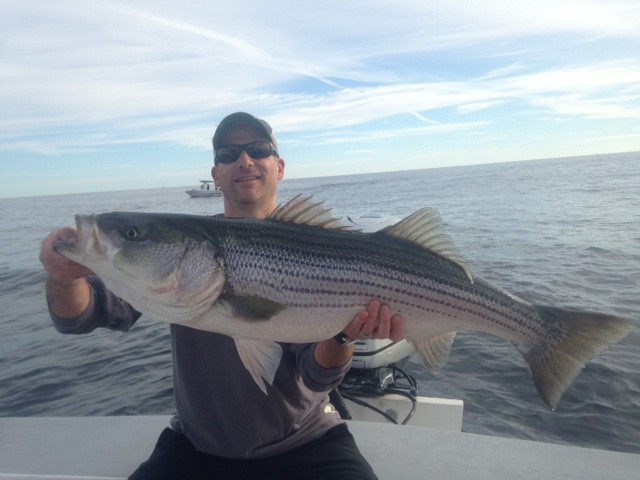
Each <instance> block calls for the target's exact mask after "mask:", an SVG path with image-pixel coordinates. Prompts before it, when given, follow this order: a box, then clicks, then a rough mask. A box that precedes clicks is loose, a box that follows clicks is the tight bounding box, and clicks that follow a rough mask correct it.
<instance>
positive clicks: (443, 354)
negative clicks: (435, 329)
mask: <svg viewBox="0 0 640 480" xmlns="http://www.w3.org/2000/svg"><path fill="white" fill-rule="evenodd" d="M455 338H456V332H447V333H443V334H442V335H438V336H435V337H426V338H420V339H416V338H408V339H407V340H409V342H411V344H412V345H413V346H414V347H415V349H416V350H417V351H418V353H419V354H420V356H421V357H422V361H423V363H424V364H425V366H426V367H427V368H428V369H429V370H431V371H432V372H434V373H435V372H437V371H438V370H440V369H441V368H442V366H443V365H444V364H445V363H447V359H448V358H449V352H450V351H451V345H452V344H453V341H454V340H455Z"/></svg>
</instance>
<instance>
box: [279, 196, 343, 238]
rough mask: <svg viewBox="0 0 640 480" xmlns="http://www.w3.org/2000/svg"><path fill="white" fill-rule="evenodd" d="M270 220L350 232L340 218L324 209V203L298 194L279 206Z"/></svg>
mask: <svg viewBox="0 0 640 480" xmlns="http://www.w3.org/2000/svg"><path fill="white" fill-rule="evenodd" d="M269 220H276V221H278V222H287V223H296V224H298V225H313V226H316V227H322V228H327V229H335V230H350V228H349V227H348V226H346V225H344V224H343V223H342V222H341V221H340V219H339V218H335V217H334V216H333V215H331V209H328V208H325V207H324V202H314V201H313V198H312V197H310V196H309V197H305V196H303V195H302V194H298V195H296V196H295V197H293V198H292V199H291V200H289V201H288V202H287V203H285V204H284V205H279V206H278V208H276V209H275V210H274V211H273V212H272V213H271V215H269Z"/></svg>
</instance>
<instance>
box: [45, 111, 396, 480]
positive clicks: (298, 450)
mask: <svg viewBox="0 0 640 480" xmlns="http://www.w3.org/2000/svg"><path fill="white" fill-rule="evenodd" d="M213 148H214V166H213V168H212V170H211V173H212V176H213V179H214V180H215V183H216V186H217V187H220V188H222V191H223V195H224V216H226V217H233V218H265V217H267V216H268V215H269V214H270V213H271V212H272V211H273V209H274V208H275V207H276V205H277V199H276V192H277V186H278V183H279V182H280V180H282V178H283V177H284V168H285V162H284V160H283V159H282V158H281V157H280V156H279V154H278V144H277V142H276V139H275V136H274V135H273V133H272V130H271V127H270V126H269V125H268V124H267V123H266V122H265V121H263V120H260V119H257V118H255V117H253V116H251V115H249V114H247V113H244V112H237V113H234V114H231V115H229V116H228V117H226V118H225V119H223V120H222V122H220V124H219V125H218V128H217V129H216V132H215V134H214V136H213ZM74 235H75V231H74V230H73V229H71V228H64V229H60V230H57V231H54V232H53V233H52V234H51V235H49V236H48V237H47V238H45V240H44V241H43V244H42V249H41V253H40V260H41V262H42V264H43V265H44V267H45V269H46V270H47V272H48V273H49V275H48V278H47V287H46V292H47V301H48V304H49V309H50V312H51V317H52V319H53V322H54V325H55V326H56V328H57V329H58V330H59V331H61V332H63V333H85V332H89V331H92V330H94V329H95V328H97V327H108V328H111V329H116V330H123V331H126V330H128V329H129V328H130V327H131V326H132V325H133V324H134V322H135V321H136V320H137V319H138V318H139V316H140V313H139V312H137V311H136V310H134V309H133V307H131V306H130V305H129V304H127V303H126V302H124V301H123V300H122V299H120V298H118V297H115V296H114V295H113V294H112V293H111V292H109V291H108V290H107V289H106V288H105V286H104V284H103V283H102V281H101V280H100V279H99V278H97V277H95V276H94V275H92V273H91V272H90V271H88V270H87V269H86V268H85V267H83V266H81V265H78V264H76V263H73V262H71V261H70V260H68V259H66V258H65V257H63V256H61V255H59V254H58V253H57V252H55V250H54V249H53V245H54V243H55V242H56V241H57V240H59V239H65V238H69V237H73V236H74ZM363 308H365V306H363ZM170 328H171V342H172V351H173V369H174V395H175V401H176V408H177V415H176V416H175V417H174V419H173V420H172V428H167V429H166V430H165V431H164V432H163V433H162V435H161V436H160V438H159V440H158V443H157V445H156V447H155V449H154V451H153V453H152V455H151V457H150V458H149V460H148V461H147V462H145V463H143V464H142V465H141V466H140V467H139V468H138V470H136V472H134V473H133V475H132V476H131V477H130V478H131V479H134V480H139V479H154V480H160V479H165V478H166V479H199V478H202V479H231V478H234V479H235V478H237V479H252V478H260V479H265V478H274V479H275V478H277V479H285V478H292V479H293V478H301V479H305V480H307V479H308V480H311V479H316V478H317V479H321V478H332V479H345V480H346V479H350V480H353V479H374V478H376V477H375V474H374V473H373V471H372V470H371V467H370V466H369V465H368V463H367V462H366V460H365V459H364V458H363V457H362V455H361V454H360V452H359V451H358V448H357V446H356V445H355V442H354V440H353V437H352V436H351V434H350V433H349V431H348V430H347V427H346V425H345V424H344V423H343V422H342V420H341V419H340V418H339V415H338V414H337V413H336V412H335V411H334V410H333V409H332V408H331V407H330V405H329V401H328V393H329V392H330V391H331V390H332V389H333V388H334V387H336V386H337V385H338V384H339V383H340V381H341V380H342V378H343V376H344V374H345V373H346V371H347V370H348V368H349V364H350V360H351V356H352V354H353V347H352V346H351V345H350V344H349V343H350V342H349V341H350V340H355V339H357V338H378V339H379V338H390V339H392V340H394V341H399V340H400V339H402V337H403V321H402V318H401V317H400V316H398V315H392V313H391V311H390V309H389V307H388V306H387V305H381V304H380V302H378V301H377V300H375V299H373V300H372V301H371V302H370V303H369V304H368V305H367V306H366V308H365V310H363V311H362V312H360V313H359V314H358V315H357V316H356V317H355V319H354V320H353V321H352V322H351V323H350V324H349V325H348V326H347V327H346V328H345V329H344V331H343V332H341V334H340V335H338V336H336V338H332V339H327V340H325V341H322V342H318V343H315V344H299V345H295V344H286V345H283V350H284V354H283V357H282V360H281V363H280V366H279V367H278V371H277V373H276V377H275V379H274V383H273V385H272V386H271V387H270V388H269V392H268V395H265V394H264V393H263V392H262V391H261V390H260V389H259V388H258V387H257V385H256V384H255V382H254V381H253V379H252V377H251V375H250V374H249V373H248V372H247V371H246V369H245V368H244V366H243V365H242V363H241V361H240V359H239V357H238V355H237V352H236V349H235V345H234V343H233V341H232V339H231V338H229V337H226V336H224V335H220V334H216V333H211V332H204V331H200V330H195V329H191V328H188V327H185V326H182V325H177V324H171V326H170Z"/></svg>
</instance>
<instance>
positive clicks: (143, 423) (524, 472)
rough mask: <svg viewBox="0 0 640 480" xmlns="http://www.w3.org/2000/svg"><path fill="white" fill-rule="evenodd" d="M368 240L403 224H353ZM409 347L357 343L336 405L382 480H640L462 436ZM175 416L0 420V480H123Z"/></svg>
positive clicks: (544, 452) (587, 458) (604, 459)
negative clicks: (423, 387)
mask: <svg viewBox="0 0 640 480" xmlns="http://www.w3.org/2000/svg"><path fill="white" fill-rule="evenodd" d="M345 221H346V223H348V224H350V225H352V226H353V227H354V228H358V229H361V230H363V231H375V230H378V229H380V228H383V227H386V226H388V225H391V224H393V223H395V222H396V221H397V219H396V218H392V217H381V216H377V215H363V216H356V217H347V218H345ZM413 351H414V349H413V347H412V346H411V345H410V344H409V343H407V342H405V341H403V342H399V343H395V344H394V343H392V342H390V341H388V340H362V341H358V342H356V343H355V351H354V355H353V360H352V367H351V369H350V370H349V372H348V373H347V375H346V376H345V379H344V381H343V383H342V384H341V386H340V387H339V388H338V389H337V390H336V391H334V392H333V393H332V395H331V396H330V398H331V404H332V405H333V408H335V409H336V410H337V411H338V412H339V413H340V415H341V416H342V418H344V419H345V421H346V422H347V424H348V425H349V430H350V431H351V432H352V434H353V435H354V437H355V439H356V442H357V444H358V447H359V449H360V451H361V452H362V454H363V455H364V457H365V458H366V459H367V460H368V461H369V463H370V464H371V466H372V467H373V469H374V471H375V472H376V474H377V476H378V477H379V478H380V480H396V479H398V478H402V479H403V480H417V479H420V480H422V479H424V478H439V479H444V480H448V479H451V480H453V479H456V480H471V479H473V480H503V479H504V480H506V479H509V480H514V479H515V480H517V479H521V480H525V479H526V480H528V479H531V478H563V479H566V480H595V479H602V478H608V479H613V478H625V479H628V478H636V477H637V475H638V471H640V454H634V453H622V452H614V451H609V450H599V449H593V448H583V447H575V446H568V445H556V444H551V443H543V442H535V441H531V440H517V439H511V438H500V437H493V436H488V435H479V434H474V433H466V432H462V420H463V413H464V404H463V402H462V400H458V399H447V398H433V397H425V396H418V395H417V385H416V383H415V380H414V379H413V378H412V377H411V376H410V375H407V374H406V373H405V372H404V370H403V368H404V366H405V365H406V363H407V362H408V360H409V358H410V356H411V355H412V354H413ZM170 420H171V416H170V415H140V416H111V417H105V416H94V417H23V418H16V417H13V418H12V417H6V418H0V480H18V479H19V480H45V479H56V480H81V479H83V480H120V479H125V478H127V477H128V475H129V474H131V473H132V472H133V471H134V470H135V469H136V468H137V467H138V466H139V465H140V464H141V463H142V462H143V461H145V460H146V459H147V458H148V457H149V455H150V454H151V451H152V450H153V447H154V445H155V443H156V441H157V439H158V437H159V435H160V432H162V430H164V429H165V428H166V427H168V426H169V424H170Z"/></svg>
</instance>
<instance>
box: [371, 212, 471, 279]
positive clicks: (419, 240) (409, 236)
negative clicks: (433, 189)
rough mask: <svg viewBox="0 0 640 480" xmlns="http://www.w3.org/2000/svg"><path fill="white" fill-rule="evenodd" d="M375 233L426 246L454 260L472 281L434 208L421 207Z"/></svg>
mask: <svg viewBox="0 0 640 480" xmlns="http://www.w3.org/2000/svg"><path fill="white" fill-rule="evenodd" d="M375 235H390V236H393V237H395V238H399V239H402V240H405V241H407V242H411V243H413V244H415V245H418V246H420V247H422V248H426V249H427V250H430V251H432V252H433V253H436V254H438V255H440V256H441V257H444V258H446V259H447V260H450V261H452V262H454V263H455V264H456V265H458V266H459V267H460V268H462V270H464V272H465V273H466V275H467V276H468V277H469V280H471V281H472V282H473V279H474V278H475V275H474V274H473V273H472V272H471V269H470V268H469V267H468V266H467V264H466V263H465V261H464V259H463V258H462V255H461V254H460V251H459V250H458V247H456V245H455V244H454V243H453V240H452V239H451V237H450V236H449V234H448V233H447V232H446V230H445V229H444V223H443V221H442V218H441V217H440V214H439V213H438V210H436V209H435V208H422V209H420V210H418V211H417V212H414V213H412V214H411V215H409V216H408V217H407V218H405V219H403V220H400V221H399V222H398V223H396V224H394V225H390V226H389V227H387V228H385V229H383V230H380V231H379V232H377V233H376V234H375Z"/></svg>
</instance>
